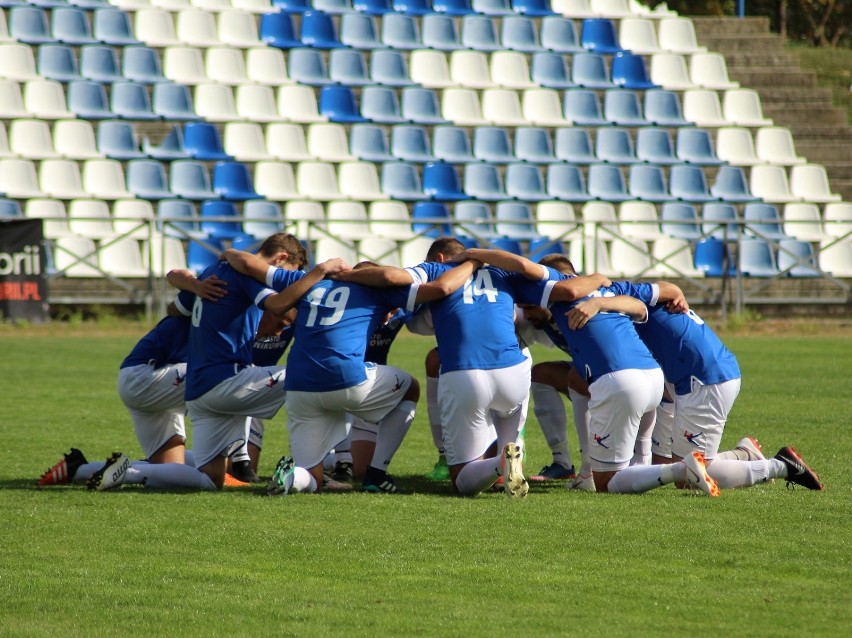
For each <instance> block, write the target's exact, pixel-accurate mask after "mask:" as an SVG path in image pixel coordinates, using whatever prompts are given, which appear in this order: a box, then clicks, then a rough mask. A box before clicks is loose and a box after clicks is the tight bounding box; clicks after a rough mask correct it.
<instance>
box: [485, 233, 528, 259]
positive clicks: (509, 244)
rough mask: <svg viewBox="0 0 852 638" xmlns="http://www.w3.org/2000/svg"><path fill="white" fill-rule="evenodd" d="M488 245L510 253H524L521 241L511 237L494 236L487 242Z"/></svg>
mask: <svg viewBox="0 0 852 638" xmlns="http://www.w3.org/2000/svg"><path fill="white" fill-rule="evenodd" d="M488 245H489V247H492V248H494V249H495V250H503V251H505V252H507V253H512V254H515V255H523V254H524V250H523V248H522V246H521V242H519V241H518V240H517V239H513V238H511V237H495V238H494V239H492V240H491V241H489V242H488Z"/></svg>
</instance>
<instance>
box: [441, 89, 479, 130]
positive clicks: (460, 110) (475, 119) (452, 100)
mask: <svg viewBox="0 0 852 638" xmlns="http://www.w3.org/2000/svg"><path fill="white" fill-rule="evenodd" d="M441 115H442V116H443V117H444V118H445V119H446V120H449V121H451V122H453V123H455V124H458V125H460V126H485V125H487V124H489V122H488V120H487V119H485V118H484V117H483V116H482V110H481V107H480V103H479V95H478V94H477V93H476V91H474V90H471V89H445V90H444V92H443V96H442V100H441Z"/></svg>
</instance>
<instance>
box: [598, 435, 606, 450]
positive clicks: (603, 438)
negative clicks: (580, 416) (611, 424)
mask: <svg viewBox="0 0 852 638" xmlns="http://www.w3.org/2000/svg"><path fill="white" fill-rule="evenodd" d="M608 438H609V434H607V435H606V436H601V435H599V434H595V443H597V444H598V445H600V446H601V447H602V448H606V449H607V450H608V449H609V446H608V445H607V444H606V443H604V441H606V440H607V439H608Z"/></svg>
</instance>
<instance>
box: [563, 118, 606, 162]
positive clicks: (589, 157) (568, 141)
mask: <svg viewBox="0 0 852 638" xmlns="http://www.w3.org/2000/svg"><path fill="white" fill-rule="evenodd" d="M554 153H555V154H556V159H558V160H560V161H563V162H568V163H570V164H593V163H595V162H597V161H598V158H597V156H596V155H595V150H594V145H593V144H592V138H591V136H590V135H589V132H588V131H587V130H585V129H582V128H567V127H566V128H558V129H556V136H555V144H554Z"/></svg>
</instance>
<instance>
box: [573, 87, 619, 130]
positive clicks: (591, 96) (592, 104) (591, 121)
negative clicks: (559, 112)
mask: <svg viewBox="0 0 852 638" xmlns="http://www.w3.org/2000/svg"><path fill="white" fill-rule="evenodd" d="M565 118H566V119H568V120H570V121H571V122H572V123H573V124H574V125H575V126H589V127H595V126H607V125H608V124H610V122H609V121H607V120H606V119H605V118H604V116H603V114H602V112H601V103H600V100H599V99H598V96H597V93H595V92H594V91H590V90H587V89H574V90H571V91H566V92H565Z"/></svg>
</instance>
